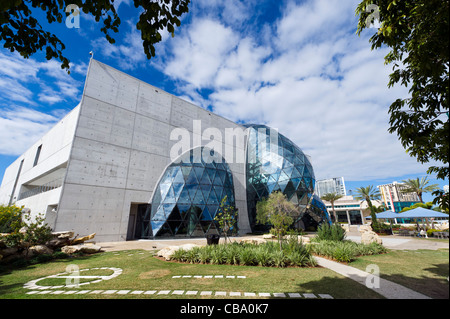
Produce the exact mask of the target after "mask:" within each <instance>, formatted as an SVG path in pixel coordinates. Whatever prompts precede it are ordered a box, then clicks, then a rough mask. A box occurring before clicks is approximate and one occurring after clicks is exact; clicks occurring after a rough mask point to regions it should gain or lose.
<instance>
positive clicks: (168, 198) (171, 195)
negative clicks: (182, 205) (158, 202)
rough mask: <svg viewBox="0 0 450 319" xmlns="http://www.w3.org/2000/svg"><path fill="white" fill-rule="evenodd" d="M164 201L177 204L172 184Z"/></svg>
mask: <svg viewBox="0 0 450 319" xmlns="http://www.w3.org/2000/svg"><path fill="white" fill-rule="evenodd" d="M162 202H163V203H173V204H176V199H175V195H174V192H173V187H172V185H171V186H170V187H169V190H168V192H167V194H166V197H165V198H164V199H163V200H162Z"/></svg>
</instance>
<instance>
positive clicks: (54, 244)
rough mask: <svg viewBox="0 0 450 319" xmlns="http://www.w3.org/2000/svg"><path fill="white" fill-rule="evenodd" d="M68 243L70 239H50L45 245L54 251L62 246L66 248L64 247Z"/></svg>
mask: <svg viewBox="0 0 450 319" xmlns="http://www.w3.org/2000/svg"><path fill="white" fill-rule="evenodd" d="M69 243H70V239H69V238H64V237H63V238H53V239H50V240H49V241H48V242H47V243H46V245H47V246H48V247H50V248H53V249H55V248H59V247H63V246H66V245H68V244H69Z"/></svg>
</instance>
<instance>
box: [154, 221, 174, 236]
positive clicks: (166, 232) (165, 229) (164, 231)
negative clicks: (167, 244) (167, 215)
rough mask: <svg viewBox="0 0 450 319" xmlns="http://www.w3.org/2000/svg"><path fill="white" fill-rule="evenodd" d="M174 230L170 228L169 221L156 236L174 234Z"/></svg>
mask: <svg viewBox="0 0 450 319" xmlns="http://www.w3.org/2000/svg"><path fill="white" fill-rule="evenodd" d="M172 235H173V234H172V231H171V230H170V227H169V223H167V222H166V223H164V224H163V225H162V227H161V228H160V229H159V230H158V231H157V233H156V236H168V237H170V236H172Z"/></svg>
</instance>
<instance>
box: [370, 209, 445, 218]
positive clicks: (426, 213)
mask: <svg viewBox="0 0 450 319" xmlns="http://www.w3.org/2000/svg"><path fill="white" fill-rule="evenodd" d="M377 217H378V216H377ZM397 217H398V218H437V217H443V218H448V214H444V213H441V212H437V211H435V210H431V209H426V208H423V207H417V208H414V209H411V210H408V211H406V212H404V213H399V214H397Z"/></svg>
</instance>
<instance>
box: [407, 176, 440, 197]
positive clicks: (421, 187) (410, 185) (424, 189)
mask: <svg viewBox="0 0 450 319" xmlns="http://www.w3.org/2000/svg"><path fill="white" fill-rule="evenodd" d="M429 182H430V181H429V180H428V177H426V176H425V177H422V178H421V179H420V180H419V178H418V177H417V178H416V179H407V180H404V181H402V183H404V184H406V186H407V188H404V189H402V190H401V192H402V193H416V194H417V196H419V200H420V202H421V203H423V199H422V194H423V193H430V192H432V191H435V190H437V189H439V185H438V184H433V185H428V183H429ZM427 185H428V186H427Z"/></svg>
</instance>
